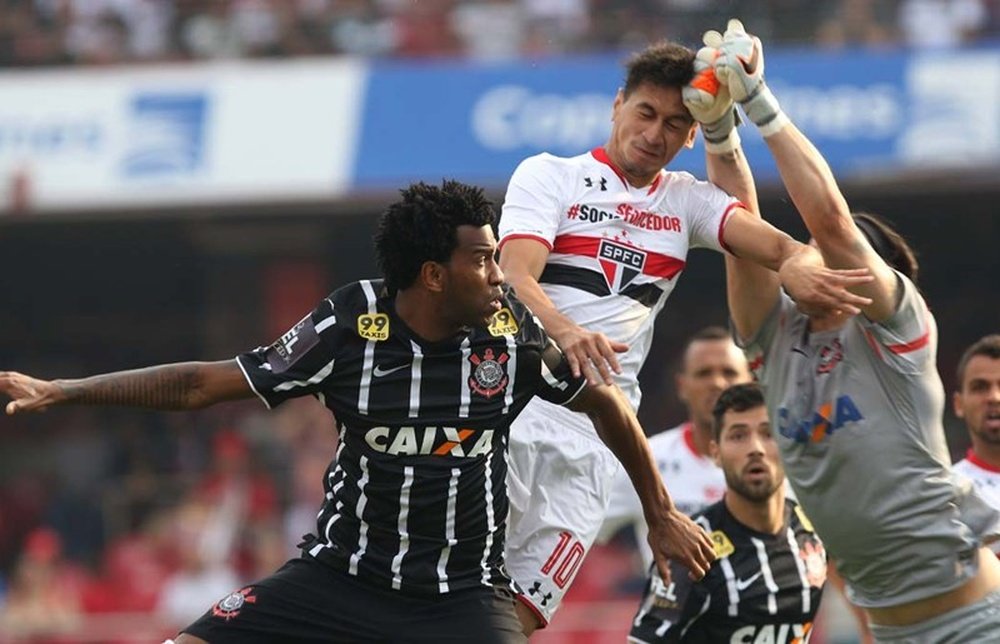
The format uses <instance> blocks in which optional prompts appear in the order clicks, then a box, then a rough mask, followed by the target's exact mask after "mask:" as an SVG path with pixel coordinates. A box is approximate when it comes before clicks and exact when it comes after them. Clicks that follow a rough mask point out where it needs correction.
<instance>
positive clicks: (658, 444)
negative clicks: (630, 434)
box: [647, 425, 684, 454]
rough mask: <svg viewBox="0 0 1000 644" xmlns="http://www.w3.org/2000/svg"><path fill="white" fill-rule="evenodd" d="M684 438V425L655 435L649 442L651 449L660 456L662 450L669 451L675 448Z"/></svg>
mask: <svg viewBox="0 0 1000 644" xmlns="http://www.w3.org/2000/svg"><path fill="white" fill-rule="evenodd" d="M683 438H684V425H678V426H677V427H671V428H670V429H665V430H663V431H662V432H660V433H659V434H653V435H652V436H650V437H649V439H647V440H648V442H649V447H650V448H651V449H653V450H654V452H656V453H657V454H659V453H661V451H662V450H669V449H671V448H673V447H674V446H675V445H677V443H678V442H679V441H680V440H682V439H683Z"/></svg>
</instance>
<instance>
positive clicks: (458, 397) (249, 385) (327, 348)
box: [0, 182, 714, 644]
mask: <svg viewBox="0 0 1000 644" xmlns="http://www.w3.org/2000/svg"><path fill="white" fill-rule="evenodd" d="M493 223H494V214H493V209H492V207H491V205H490V204H489V202H487V201H486V200H485V198H484V197H483V195H482V191H481V190H479V189H477V188H472V187H470V186H465V185H463V184H460V183H457V182H445V183H444V185H443V187H441V188H437V187H432V186H427V185H424V184H417V185H415V186H411V187H410V188H409V189H407V190H404V191H403V199H402V200H401V201H399V202H397V203H395V204H393V205H391V206H390V207H389V208H388V210H387V211H386V213H385V214H384V215H383V217H382V219H381V220H380V223H379V229H378V232H377V234H376V240H375V242H376V243H375V245H376V257H377V260H378V263H379V266H380V268H381V269H382V272H383V275H384V277H385V280H384V281H376V280H373V281H361V282H358V283H354V284H350V285H348V286H345V287H343V288H341V289H339V290H337V291H335V292H334V293H333V294H332V295H330V296H329V297H328V298H327V299H325V300H323V301H322V302H320V304H319V305H318V306H317V307H316V308H315V310H314V311H313V312H312V313H310V314H309V315H307V316H305V317H304V318H303V319H302V320H301V321H300V322H299V323H298V324H296V325H295V326H294V327H292V329H291V330H289V331H288V332H287V333H286V334H284V335H283V336H281V338H279V339H278V340H277V341H276V342H275V343H274V344H272V345H270V346H269V347H261V348H258V349H256V350H254V351H249V352H247V353H244V354H242V355H240V356H238V358H237V359H236V360H229V361H222V362H208V363H206V362H190V363H181V364H174V365H161V366H157V367H150V368H147V369H140V370H135V371H125V372H118V373H114V374H106V375H101V376H93V377H90V378H84V379H80V380H56V381H43V380H38V379H34V378H31V377H29V376H25V375H23V374H19V373H14V372H9V373H0V392H4V393H6V394H8V395H10V396H11V397H12V398H13V399H14V400H13V401H12V402H10V403H9V404H8V405H7V413H8V414H13V413H17V412H20V411H39V410H42V409H45V408H47V407H49V406H52V405H57V404H70V403H77V404H112V405H129V406H141V407H148V408H155V409H195V408H201V407H205V406H207V405H210V404H213V403H216V402H220V401H225V400H235V399H240V398H248V397H253V396H255V395H256V396H257V397H259V398H260V399H261V400H262V401H263V402H264V404H265V405H267V406H268V407H273V406H275V405H278V404H280V403H281V402H283V401H284V400H286V399H288V398H292V397H295V396H304V395H314V396H316V397H317V398H319V399H320V400H321V401H322V402H323V403H324V404H325V405H326V406H327V407H328V408H329V409H330V410H331V411H332V412H333V413H334V415H335V417H336V420H337V423H338V426H339V429H340V445H339V448H338V450H337V455H336V458H335V460H334V461H333V463H331V465H330V468H329V470H328V472H327V475H326V476H325V477H324V481H323V484H324V488H325V490H326V500H325V502H324V504H323V506H322V508H321V510H320V513H319V516H318V525H317V532H316V534H315V535H311V536H309V537H307V538H306V539H305V541H304V542H303V543H302V544H300V545H301V547H302V557H301V558H298V559H293V560H291V561H289V562H288V563H287V564H285V566H283V567H282V568H281V569H280V570H278V571H277V572H276V573H275V574H274V575H272V576H270V577H267V578H265V579H263V580H261V581H259V582H257V583H254V584H249V585H247V586H246V587H244V588H241V589H238V590H236V591H235V592H233V593H231V594H230V595H228V596H227V597H225V598H223V599H222V600H221V601H219V602H218V603H217V604H216V605H215V606H213V607H212V608H211V609H210V610H209V611H208V612H207V613H206V614H205V615H204V616H203V617H202V618H200V619H199V620H197V621H196V622H195V623H194V624H192V625H190V626H188V627H187V628H186V629H184V632H183V634H181V635H180V636H179V637H178V638H177V640H176V642H177V644H190V643H198V642H205V641H208V642H214V643H216V644H224V643H228V642H233V643H236V642H239V643H240V644H246V643H254V642H281V643H282V644H284V643H288V642H350V643H352V644H353V643H355V642H471V641H475V642H477V643H479V642H492V641H503V642H509V641H518V642H523V641H525V638H524V635H523V634H522V633H521V629H520V624H519V622H518V620H517V617H516V615H515V611H514V599H513V592H514V591H515V590H516V589H515V587H514V584H513V582H512V581H511V580H510V578H509V577H508V575H507V573H506V571H505V570H504V535H505V524H506V519H507V510H508V505H507V493H506V483H505V478H506V458H505V456H506V445H507V436H508V429H509V426H510V423H511V421H512V420H513V419H514V417H515V416H517V414H518V413H519V412H520V411H521V410H522V409H523V407H524V405H525V404H527V402H528V401H529V400H530V399H531V398H532V397H533V396H535V395H539V396H542V397H544V398H545V399H546V400H549V401H551V402H554V403H558V404H562V405H567V406H569V407H571V408H572V409H575V410H578V411H583V412H585V413H587V414H588V415H589V416H590V417H591V418H592V419H593V421H594V424H595V425H596V427H597V431H598V433H599V435H600V436H601V437H602V438H603V439H604V440H605V441H606V442H607V444H608V446H609V447H610V448H611V449H612V451H613V452H614V453H615V454H616V455H617V456H618V457H619V458H620V459H621V461H622V462H623V464H625V466H626V469H628V470H629V472H630V474H631V476H632V480H633V482H634V484H635V487H636V490H637V492H638V493H639V495H640V498H641V499H642V500H643V507H644V510H645V512H646V519H647V521H648V522H649V523H650V532H651V535H650V543H651V545H652V546H653V549H654V553H655V555H656V557H657V563H658V565H659V566H660V568H661V570H663V571H664V573H665V574H667V575H669V571H668V568H667V558H668V557H676V558H677V560H678V561H680V562H682V563H684V565H685V566H686V567H687V568H688V569H689V570H690V574H692V575H694V576H697V577H700V576H701V575H703V574H704V571H705V570H707V568H708V566H709V564H710V562H711V561H712V559H714V552H713V550H712V546H711V542H710V541H709V540H708V537H707V535H706V534H705V533H704V532H703V531H702V530H701V529H700V528H699V527H698V526H697V525H696V524H694V523H693V522H692V521H691V520H690V519H688V518H687V517H685V516H684V515H683V514H682V513H680V512H679V511H677V510H676V509H675V508H674V507H673V505H672V503H671V501H670V498H669V496H668V495H667V493H666V490H665V489H664V488H663V485H662V483H661V482H660V479H659V475H658V474H657V472H656V468H655V465H654V463H653V459H652V456H651V454H650V452H649V448H648V445H647V444H646V441H645V438H644V436H643V433H642V429H641V428H640V426H639V423H638V421H637V420H636V418H635V415H634V414H633V412H632V411H631V408H630V407H629V405H628V403H627V401H626V399H625V397H624V395H623V394H622V393H621V391H620V390H619V389H617V387H609V386H600V387H592V386H587V385H586V383H585V381H584V380H583V379H581V378H578V377H573V376H572V375H571V373H570V369H569V367H568V364H567V363H566V361H565V359H564V356H563V355H562V353H561V352H560V350H559V349H558V348H557V347H556V345H555V344H554V343H552V342H550V341H549V339H548V337H547V336H546V334H545V332H544V330H543V329H542V327H541V325H540V323H539V322H538V320H537V319H536V318H535V317H534V316H533V315H532V314H531V312H530V311H529V310H528V309H527V308H525V307H524V305H522V304H521V303H520V302H519V301H518V300H517V298H516V297H515V296H514V294H513V293H512V292H511V291H509V290H507V289H505V288H504V287H503V273H502V272H501V270H500V268H499V266H498V265H497V263H496V261H495V253H496V240H495V238H494V235H493V228H492V225H493ZM685 574H687V573H685Z"/></svg>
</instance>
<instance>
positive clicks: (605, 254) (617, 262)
mask: <svg viewBox="0 0 1000 644" xmlns="http://www.w3.org/2000/svg"><path fill="white" fill-rule="evenodd" d="M597 261H598V262H599V263H600V264H601V270H602V271H603V272H604V278H605V279H606V280H607V281H608V288H610V289H611V292H612V293H615V292H620V291H621V290H622V289H623V288H625V287H626V286H628V285H629V284H631V283H632V280H634V279H635V277H636V275H638V274H640V273H642V268H643V266H645V265H646V252H645V251H642V250H639V249H638V248H635V247H633V246H629V245H627V244H622V243H618V242H614V241H611V240H610V239H602V240H601V245H600V246H598V248H597Z"/></svg>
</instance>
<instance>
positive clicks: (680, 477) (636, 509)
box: [597, 423, 726, 571]
mask: <svg viewBox="0 0 1000 644" xmlns="http://www.w3.org/2000/svg"><path fill="white" fill-rule="evenodd" d="M693 432H694V428H693V427H692V425H691V423H684V424H683V425H681V426H679V427H674V428H673V429H668V430H667V431H665V432H660V433H659V434H656V435H655V436H651V437H650V438H649V449H650V451H652V452H653V459H654V460H655V461H656V468H657V469H658V470H659V471H660V476H661V477H662V478H663V484H664V486H665V487H666V488H667V491H669V492H670V498H671V499H672V500H673V502H674V505H675V506H676V507H677V509H678V510H680V511H681V512H683V513H684V514H686V515H688V516H691V515H694V514H697V513H699V512H701V511H702V510H704V509H705V508H707V507H708V506H710V505H712V504H713V503H715V502H716V501H718V500H719V499H721V498H722V495H723V494H724V493H725V491H726V476H725V474H724V473H723V472H722V468H720V467H719V466H718V465H716V464H715V463H714V462H713V461H712V459H710V458H709V457H707V456H703V455H702V454H700V453H698V448H697V447H696V446H695V444H694V436H693ZM627 525H632V526H633V528H634V529H635V539H636V544H637V547H638V549H639V555H640V556H641V557H642V563H643V567H642V569H643V571H647V570H649V566H650V564H652V563H653V552H652V551H651V550H650V549H649V544H648V543H647V542H646V536H647V535H648V534H649V528H647V527H646V520H645V518H644V517H643V514H642V505H641V504H640V503H639V496H638V495H637V494H636V493H635V488H633V487H632V481H631V479H629V477H628V474H627V473H626V472H625V470H624V468H619V470H618V475H617V476H616V477H615V483H614V487H613V488H612V490H611V502H610V503H609V504H608V512H607V514H606V515H605V516H604V523H603V524H602V525H601V531H600V532H599V533H598V535H597V538H598V540H600V541H606V540H607V539H610V538H611V537H612V536H614V535H615V533H617V532H618V531H619V530H621V529H622V528H624V527H625V526H627Z"/></svg>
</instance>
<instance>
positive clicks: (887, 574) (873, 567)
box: [688, 20, 1000, 643]
mask: <svg viewBox="0 0 1000 644" xmlns="http://www.w3.org/2000/svg"><path fill="white" fill-rule="evenodd" d="M709 36H710V35H709V34H706V43H709V44H710V43H712V42H715V43H717V48H716V47H709V48H707V51H706V50H703V51H702V52H699V60H700V61H701V62H702V63H703V64H704V65H706V66H707V67H708V68H709V69H711V70H714V75H715V77H716V79H717V80H718V81H720V83H721V85H720V87H719V88H717V90H718V91H717V92H716V94H717V96H724V94H723V93H722V92H721V90H722V89H723V88H724V89H725V91H726V92H727V93H728V96H729V97H731V98H732V99H734V100H736V101H737V102H739V103H740V105H741V107H742V109H743V112H744V114H746V116H747V119H748V120H749V121H751V122H752V123H754V124H755V125H756V126H757V127H758V129H759V130H760V132H761V134H762V135H763V137H764V140H765V142H766V144H767V146H768V148H769V149H770V151H771V154H772V155H773V156H774V159H775V161H776V163H777V166H778V170H779V172H780V173H781V177H782V181H783V183H784V185H785V188H786V189H787V190H788V194H789V196H790V197H791V199H792V201H793V203H794V204H795V207H796V208H797V210H798V211H799V213H800V215H801V216H802V219H803V221H804V223H805V224H806V227H807V228H808V229H809V232H810V233H811V234H812V237H813V242H812V243H814V244H815V245H816V247H817V248H818V249H819V250H820V252H821V253H822V255H823V259H824V260H825V262H826V263H827V265H829V266H831V267H864V268H867V269H868V270H869V271H870V273H871V277H872V279H871V280H870V281H869V282H867V283H864V284H860V285H857V286H854V287H852V289H853V290H854V291H856V292H857V293H858V294H859V295H861V296H863V297H865V298H867V303H866V304H864V305H863V306H862V311H861V313H859V314H851V315H845V314H844V313H843V311H828V310H823V309H821V308H815V307H811V306H808V305H804V304H803V303H801V302H799V303H798V305H797V304H796V302H794V301H793V299H792V298H791V297H789V296H788V295H787V294H785V293H782V292H781V289H780V288H779V284H778V281H777V280H776V279H774V277H773V275H771V274H769V273H767V272H764V271H760V270H759V269H758V268H757V267H756V266H754V265H752V264H749V263H747V262H743V261H741V260H731V261H730V262H729V263H728V265H727V269H729V270H728V280H727V289H728V295H729V304H730V310H731V315H732V321H733V325H734V327H735V331H736V333H737V334H738V336H739V337H740V339H741V340H742V341H743V342H744V343H745V348H746V351H747V353H748V356H751V359H750V363H751V365H752V366H753V367H754V372H755V375H757V377H758V379H759V380H760V382H761V384H762V385H763V387H764V391H765V397H766V400H767V405H768V410H769V412H770V417H771V418H772V419H773V420H774V422H775V425H776V427H777V440H778V447H779V449H780V450H781V455H782V460H783V461H784V464H785V472H786V474H787V476H788V480H789V481H790V482H791V484H792V487H793V489H794V490H795V493H796V496H797V497H798V500H799V503H801V505H802V507H803V509H804V510H805V512H806V514H808V515H809V518H810V519H811V520H812V523H813V525H814V526H815V527H816V531H817V533H818V534H819V535H821V536H822V538H823V541H824V542H825V544H826V549H827V553H828V555H829V556H830V559H831V561H832V562H834V563H835V564H836V567H837V569H838V572H839V574H840V575H841V576H842V577H843V579H844V580H845V581H846V584H847V594H848V598H849V599H850V601H851V602H852V603H853V604H855V605H857V606H860V607H862V608H864V609H865V611H866V612H867V613H868V617H869V621H870V623H871V631H872V634H873V635H874V637H875V641H877V642H899V643H903V642H919V643H923V642H928V643H929V642H995V641H997V638H998V633H1000V562H998V560H997V558H996V557H994V556H993V554H992V553H991V552H990V550H989V549H988V548H986V547H985V545H984V544H985V543H987V542H988V541H990V540H991V539H992V538H995V537H996V535H997V527H998V525H997V524H998V519H1000V513H998V512H997V511H996V510H995V509H993V508H990V507H989V506H988V505H987V504H986V503H985V502H984V501H983V500H982V499H981V498H980V497H979V496H977V495H976V494H975V493H973V491H972V485H971V484H970V483H969V481H968V480H967V479H965V478H964V477H961V476H958V475H955V474H954V473H953V472H952V471H951V468H950V464H949V460H950V459H949V458H948V451H947V446H946V443H945V438H944V430H943V427H942V425H941V417H942V413H943V411H944V402H945V394H944V388H943V386H942V385H941V379H940V377H939V375H938V373H937V368H936V365H935V361H936V353H937V327H936V324H935V322H934V316H933V315H932V314H931V312H930V310H929V309H928V307H927V304H926V302H925V301H924V299H923V297H922V296H921V295H920V293H919V291H918V290H917V287H916V286H915V283H914V280H915V278H916V274H917V264H916V260H915V258H914V255H913V252H912V250H911V249H910V248H909V246H908V245H907V244H906V242H905V240H904V239H903V238H902V237H901V236H900V235H899V234H898V233H896V231H894V230H893V229H892V228H891V227H889V226H888V225H887V224H885V223H884V222H881V221H880V220H878V219H877V218H874V217H872V216H871V215H859V214H853V215H852V213H851V212H850V211H849V209H848V207H847V203H846V201H845V199H844V197H843V195H842V194H841V193H840V189H839V188H838V186H837V184H836V181H835V180H834V178H833V175H832V173H831V172H830V168H829V166H828V165H827V164H826V162H825V160H824V159H823V157H822V156H821V155H820V153H819V152H818V151H817V150H816V148H815V147H813V145H812V144H811V143H810V142H809V141H808V139H806V137H805V136H804V135H803V134H802V133H801V132H799V130H798V129H797V128H796V127H795V126H794V125H793V124H792V123H791V121H790V120H789V119H788V117H787V116H786V115H785V114H784V113H783V112H782V111H781V108H780V106H779V105H778V102H777V99H776V98H775V97H774V95H773V94H772V92H771V91H770V90H769V89H768V87H767V85H766V84H765V82H764V78H763V70H764V59H763V52H762V48H761V44H760V40H759V39H757V38H755V37H753V36H750V35H748V34H747V33H746V31H745V30H744V29H743V25H742V24H741V23H740V22H739V21H738V20H733V21H730V24H729V28H728V29H727V31H726V34H725V36H724V37H723V36H720V35H719V34H712V35H711V37H709ZM705 87H708V85H707V84H705ZM710 93H711V92H706V94H710ZM688 96H689V102H690V103H691V104H692V105H699V107H698V108H696V109H694V110H693V112H698V113H699V114H701V108H700V105H701V104H702V99H705V98H706V96H704V95H696V94H694V93H691V92H689V94H688ZM709 104H711V101H708V100H705V101H704V105H709ZM706 129H708V130H713V129H714V128H713V127H711V122H710V126H709V127H707V128H706ZM716 156H720V157H723V158H721V159H720V163H718V164H717V166H716V167H715V170H714V173H715V176H714V177H713V180H716V181H718V182H719V183H720V185H727V186H729V187H730V188H731V189H732V190H733V192H734V194H737V195H739V196H741V197H743V198H744V199H745V200H746V199H749V197H748V196H747V195H746V194H741V189H740V188H739V186H740V185H744V186H746V185H752V181H753V180H752V178H751V177H750V173H749V168H748V166H747V165H746V161H745V158H744V157H743V156H742V153H741V152H740V150H739V148H738V146H733V147H731V148H730V150H729V153H728V154H726V155H716ZM711 173H712V171H710V174H711ZM792 261H793V262H794V261H798V260H797V259H793V260H792Z"/></svg>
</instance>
